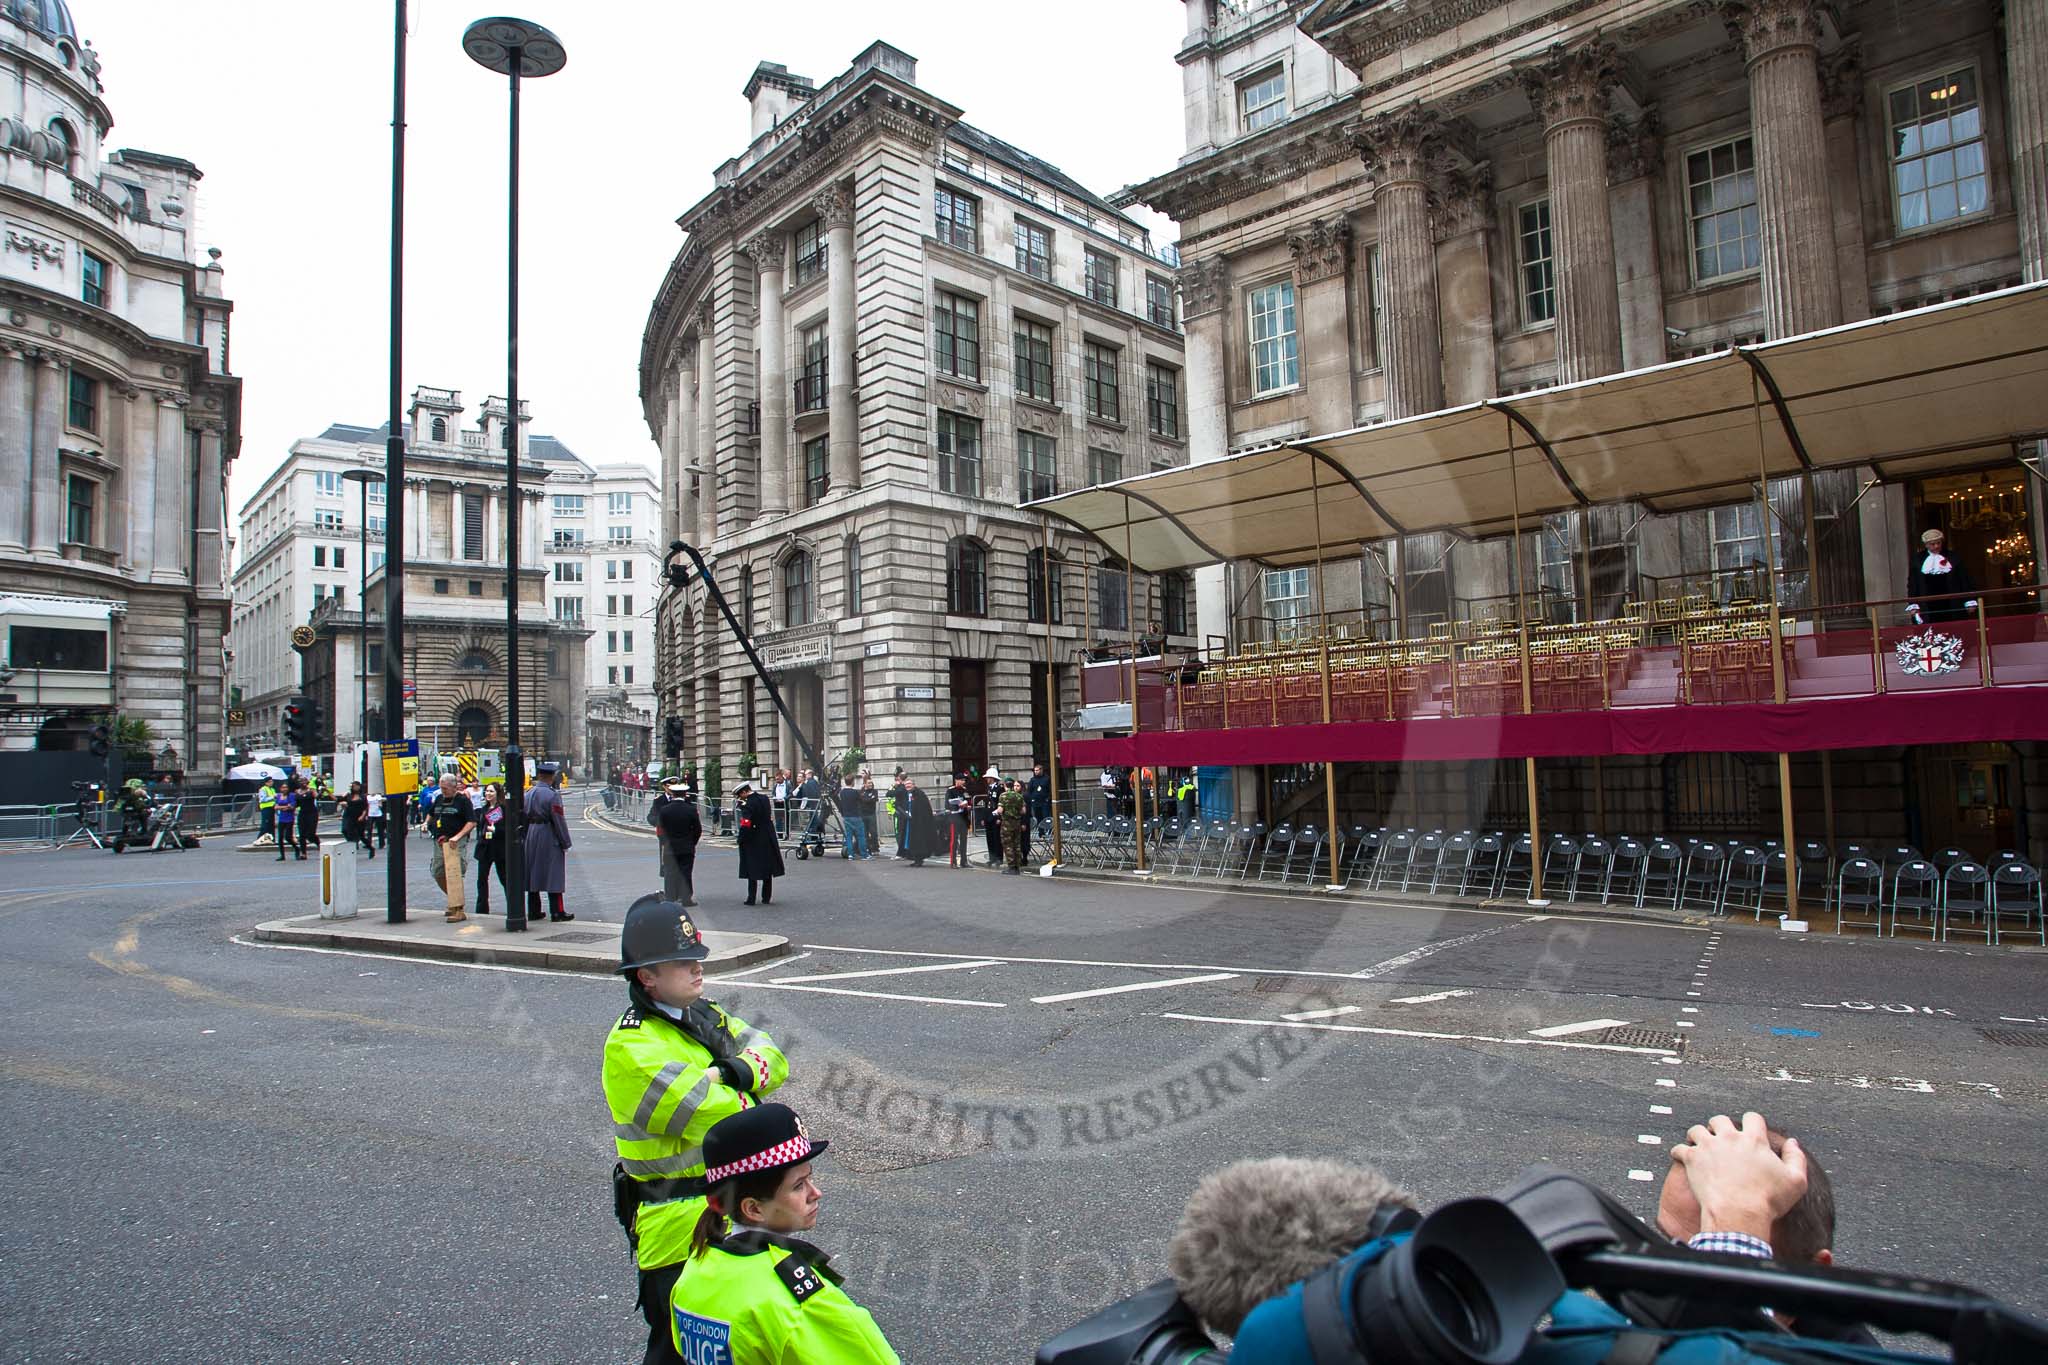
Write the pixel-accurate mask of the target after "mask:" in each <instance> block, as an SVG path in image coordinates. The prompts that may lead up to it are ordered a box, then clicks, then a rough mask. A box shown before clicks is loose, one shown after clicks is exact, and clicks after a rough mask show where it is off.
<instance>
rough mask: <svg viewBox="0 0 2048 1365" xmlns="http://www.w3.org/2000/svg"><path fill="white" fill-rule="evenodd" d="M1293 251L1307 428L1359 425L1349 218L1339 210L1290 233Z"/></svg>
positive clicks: (1289, 244)
mask: <svg viewBox="0 0 2048 1365" xmlns="http://www.w3.org/2000/svg"><path fill="white" fill-rule="evenodd" d="M1287 249H1288V250H1289V251H1291V252H1293V253H1294V279H1295V304H1294V306H1295V317H1296V319H1297V323H1296V325H1297V327H1298V329H1299V332H1300V336H1301V347H1302V357H1301V359H1302V373H1303V376H1304V377H1305V378H1306V380H1307V387H1308V429H1309V430H1310V431H1312V432H1316V433H1318V434H1321V433H1325V432H1332V431H1346V430H1349V429H1350V428H1351V427H1353V426H1355V425H1357V422H1356V420H1355V414H1356V412H1357V404H1356V402H1355V401H1354V400H1353V397H1352V393H1351V300H1350V291H1349V290H1348V289H1346V287H1345V285H1346V283H1347V280H1348V277H1349V274H1350V269H1351V224H1350V222H1349V221H1348V220H1346V219H1345V218H1344V217H1343V216H1342V215H1341V214H1340V215H1339V216H1337V217H1335V218H1324V219H1319V220H1318V221H1316V222H1313V223H1308V224H1306V225H1304V226H1302V227H1300V228H1297V229H1295V230H1294V231H1293V232H1290V233H1288V234H1287Z"/></svg>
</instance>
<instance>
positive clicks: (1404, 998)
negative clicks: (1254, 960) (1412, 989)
mask: <svg viewBox="0 0 2048 1365" xmlns="http://www.w3.org/2000/svg"><path fill="white" fill-rule="evenodd" d="M1470 994H1472V992H1470V991H1432V992H1431V993H1430V994H1428V995H1397V996H1395V997H1394V998H1393V999H1392V1000H1389V1001H1388V1002H1387V1003H1388V1004H1389V1005H1434V1004H1435V1003H1436V1002H1437V1001H1439V1000H1455V999H1457V998H1458V997H1459V996H1461V995H1470ZM1295 1017H1296V1016H1294V1015H1289V1016H1288V1018H1290V1019H1292V1018H1295ZM1300 1017H1301V1018H1307V1017H1308V1016H1307V1015H1302V1016H1300Z"/></svg>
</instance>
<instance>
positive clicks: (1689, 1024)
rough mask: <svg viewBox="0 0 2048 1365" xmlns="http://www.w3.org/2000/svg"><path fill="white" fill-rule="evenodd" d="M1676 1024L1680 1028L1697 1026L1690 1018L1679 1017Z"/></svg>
mask: <svg viewBox="0 0 2048 1365" xmlns="http://www.w3.org/2000/svg"><path fill="white" fill-rule="evenodd" d="M1678 1026H1679V1027H1680V1028H1696V1027H1698V1026H1697V1025H1695V1024H1694V1023H1693V1021H1692V1020H1690V1019H1680V1020H1679V1021H1678Z"/></svg>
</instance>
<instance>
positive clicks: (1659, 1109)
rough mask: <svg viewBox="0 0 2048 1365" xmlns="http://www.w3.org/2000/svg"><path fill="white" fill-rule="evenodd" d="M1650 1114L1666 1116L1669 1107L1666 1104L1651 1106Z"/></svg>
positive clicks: (1669, 1110) (1669, 1109)
mask: <svg viewBox="0 0 2048 1365" xmlns="http://www.w3.org/2000/svg"><path fill="white" fill-rule="evenodd" d="M1650 1112H1651V1113H1653V1114H1668V1113H1670V1112H1671V1106H1670V1105H1668V1104H1653V1105H1651V1106H1650Z"/></svg>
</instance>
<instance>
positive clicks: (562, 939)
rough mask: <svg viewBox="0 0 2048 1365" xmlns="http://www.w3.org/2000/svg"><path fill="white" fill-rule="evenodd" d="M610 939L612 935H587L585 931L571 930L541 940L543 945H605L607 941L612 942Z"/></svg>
mask: <svg viewBox="0 0 2048 1365" xmlns="http://www.w3.org/2000/svg"><path fill="white" fill-rule="evenodd" d="M610 938H611V935H610V934H586V933H584V932H583V931H582V930H581V929H571V930H568V931H567V932H566V933H560V934H549V935H548V936H547V937H546V938H544V939H542V940H541V942H542V943H604V942H607V941H609V940H610Z"/></svg>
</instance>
